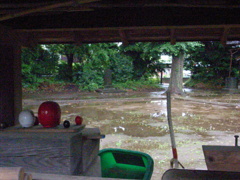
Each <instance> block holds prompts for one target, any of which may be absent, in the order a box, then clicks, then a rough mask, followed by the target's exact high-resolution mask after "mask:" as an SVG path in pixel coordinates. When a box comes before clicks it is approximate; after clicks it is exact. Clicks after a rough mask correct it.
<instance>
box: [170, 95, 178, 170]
mask: <svg viewBox="0 0 240 180" xmlns="http://www.w3.org/2000/svg"><path fill="white" fill-rule="evenodd" d="M167 118H168V126H169V131H170V138H171V144H172V153H173V159H172V160H171V166H172V168H178V167H179V162H178V154H177V147H176V143H175V137H174V131H173V125H172V117H171V92H169V91H167Z"/></svg>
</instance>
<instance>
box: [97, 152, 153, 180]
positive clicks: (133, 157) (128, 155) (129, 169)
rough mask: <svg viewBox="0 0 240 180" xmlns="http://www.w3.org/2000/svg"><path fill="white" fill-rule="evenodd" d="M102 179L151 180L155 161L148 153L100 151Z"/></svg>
mask: <svg viewBox="0 0 240 180" xmlns="http://www.w3.org/2000/svg"><path fill="white" fill-rule="evenodd" d="M99 156H100V159H101V171H102V177H109V178H121V179H143V180H150V179H151V176H152V172H153V166H154V163H153V159H152V157H151V156H149V155H148V154H146V153H143V152H139V151H131V150H125V149H111V148H109V149H103V150H100V152H99Z"/></svg>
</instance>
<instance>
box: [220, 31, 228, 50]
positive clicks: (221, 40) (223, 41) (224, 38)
mask: <svg viewBox="0 0 240 180" xmlns="http://www.w3.org/2000/svg"><path fill="white" fill-rule="evenodd" d="M229 31H230V28H227V27H225V28H224V29H223V33H222V36H221V39H220V42H221V44H222V45H223V46H226V44H227V37H228V34H229Z"/></svg>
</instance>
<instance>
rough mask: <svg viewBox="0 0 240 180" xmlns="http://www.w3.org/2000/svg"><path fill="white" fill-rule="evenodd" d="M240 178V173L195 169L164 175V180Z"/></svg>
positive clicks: (168, 172)
mask: <svg viewBox="0 0 240 180" xmlns="http://www.w3.org/2000/svg"><path fill="white" fill-rule="evenodd" d="M239 177H240V173H239V172H226V171H207V170H195V169H169V170H167V171H166V172H165V173H164V174H163V176H162V180H183V179H184V180H192V179H194V180H207V179H209V180H210V179H212V180H213V179H215V180H217V179H222V180H224V179H228V180H230V179H231V180H234V179H235V180H237V179H239Z"/></svg>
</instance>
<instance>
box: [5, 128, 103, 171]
mask: <svg viewBox="0 0 240 180" xmlns="http://www.w3.org/2000/svg"><path fill="white" fill-rule="evenodd" d="M98 134H100V131H99V129H98V128H86V129H83V130H82V131H79V132H75V133H74V132H69V133H68V132H65V133H62V132H19V131H18V132H17V131H0V149H1V151H0V167H10V166H18V167H19V166H20V167H23V168H24V169H26V171H30V172H36V173H52V174H63V175H80V174H82V173H84V172H85V171H86V170H87V169H88V168H89V166H90V164H91V162H92V161H93V159H94V158H96V157H98V151H99V142H100V140H99V139H98V140H96V139H94V140H91V139H83V136H84V137H85V136H94V135H98ZM85 151H87V152H85ZM89 153H91V154H89Z"/></svg>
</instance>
